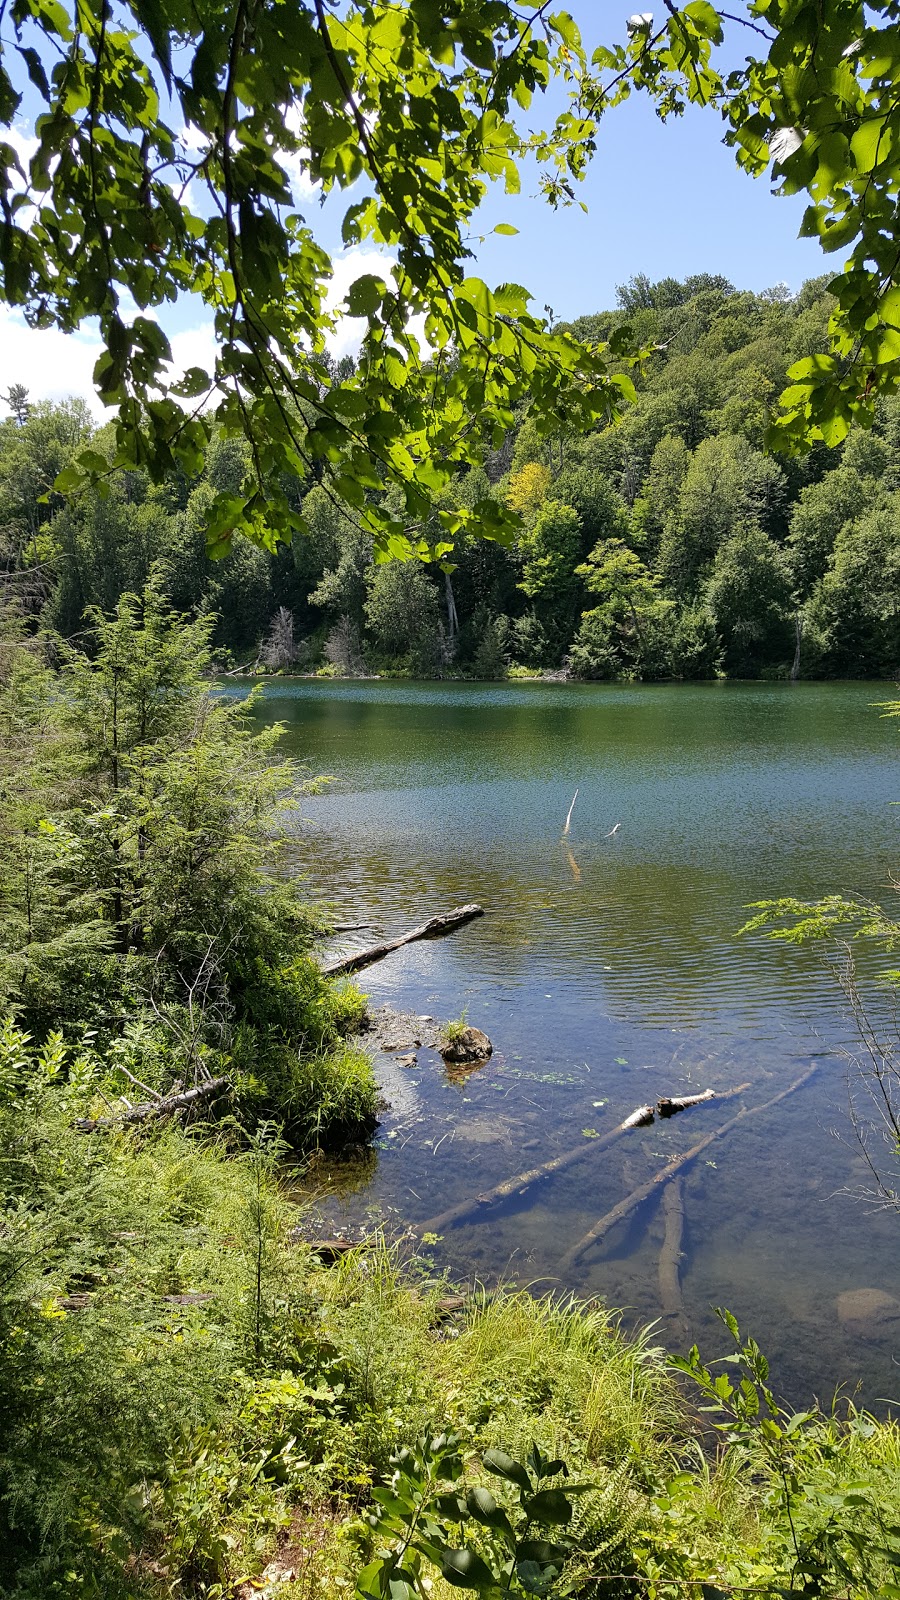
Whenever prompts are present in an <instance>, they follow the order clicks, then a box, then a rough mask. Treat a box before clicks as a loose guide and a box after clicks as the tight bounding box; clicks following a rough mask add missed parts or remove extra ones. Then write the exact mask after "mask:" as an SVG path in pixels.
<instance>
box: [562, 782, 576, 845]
mask: <svg viewBox="0 0 900 1600" xmlns="http://www.w3.org/2000/svg"><path fill="white" fill-rule="evenodd" d="M577 799H578V790H577V789H576V790H575V793H574V794H573V796H572V804H571V805H570V807H569V815H568V816H567V817H566V825H565V827H564V828H563V838H565V836H566V834H567V833H568V831H569V828H570V827H571V825H572V812H573V811H574V810H575V801H576V800H577Z"/></svg>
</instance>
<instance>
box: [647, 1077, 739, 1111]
mask: <svg viewBox="0 0 900 1600" xmlns="http://www.w3.org/2000/svg"><path fill="white" fill-rule="evenodd" d="M749 1088H750V1084H749V1083H739V1084H738V1086H737V1088H736V1089H705V1090H704V1091H703V1094H680V1095H676V1096H675V1097H674V1098H671V1097H670V1096H668V1095H664V1096H663V1098H662V1099H661V1100H657V1102H656V1110H657V1114H658V1115H659V1116H660V1117H662V1118H663V1119H665V1118H666V1117H675V1116H677V1115H678V1113H679V1111H690V1110H691V1107H692V1106H702V1105H705V1104H706V1102H707V1100H733V1099H734V1098H735V1095H739V1094H743V1093H744V1090H745V1089H749Z"/></svg>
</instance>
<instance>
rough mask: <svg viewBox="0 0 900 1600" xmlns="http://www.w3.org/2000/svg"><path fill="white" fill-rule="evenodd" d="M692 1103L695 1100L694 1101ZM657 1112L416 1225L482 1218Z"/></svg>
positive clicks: (434, 1227) (433, 1227)
mask: <svg viewBox="0 0 900 1600" xmlns="http://www.w3.org/2000/svg"><path fill="white" fill-rule="evenodd" d="M749 1087H750V1086H749V1084H746V1083H742V1084H741V1085H740V1087H739V1088H737V1089H723V1090H721V1091H719V1090H715V1091H714V1090H712V1089H708V1090H707V1091H706V1093H705V1094H703V1095H699V1096H698V1097H697V1101H696V1103H697V1104H698V1105H699V1104H700V1102H701V1101H706V1100H708V1099H710V1098H712V1099H715V1100H731V1099H733V1098H734V1096H735V1095H737V1094H743V1092H744V1090H745V1089H748V1088H749ZM691 1103H693V1101H692V1102H691ZM654 1117H655V1112H654V1110H653V1107H652V1106H638V1107H637V1109H636V1110H635V1111H632V1113H631V1115H630V1116H628V1117H626V1118H625V1120H624V1122H620V1123H619V1125H618V1127H616V1128H613V1129H611V1130H610V1132H609V1133H605V1134H603V1135H602V1136H601V1137H600V1138H599V1139H591V1140H587V1139H585V1140H582V1142H581V1143H580V1144H576V1145H574V1146H573V1148H572V1149H571V1150H566V1151H564V1152H563V1154H562V1155H560V1156H553V1157H552V1158H551V1160H549V1161H544V1162H542V1163H541V1165H540V1166H539V1167H531V1168H530V1169H529V1170H528V1171H527V1172H519V1173H517V1174H516V1176H515V1177H514V1178H507V1179H506V1181H505V1182H504V1183H498V1184H496V1185H495V1187H494V1188H493V1189H487V1190H486V1191H485V1192H484V1194H478V1195H475V1197H474V1199H469V1200H462V1201H460V1203H459V1205H456V1206H451V1207H450V1209H449V1210H447V1211H442V1212H441V1214H440V1216H437V1217H430V1218H429V1220H428V1221H427V1222H420V1223H417V1224H416V1228H417V1230H418V1232H419V1233H441V1232H442V1231H443V1230H444V1228H452V1227H454V1226H455V1225H456V1223H457V1222H467V1221H469V1220H470V1218H473V1217H474V1218H475V1219H476V1220H477V1221H479V1222H480V1221H481V1219H482V1216H483V1215H484V1213H485V1212H487V1211H489V1210H490V1209H491V1207H492V1206H495V1205H499V1204H500V1203H501V1201H503V1200H509V1199H511V1197H512V1196H513V1195H520V1194H524V1193H525V1191H526V1190H527V1189H530V1188H531V1187H532V1186H533V1185H534V1184H536V1183H540V1182H541V1181H542V1180H543V1179H544V1178H552V1177H553V1176H554V1175H555V1174H556V1173H557V1172H562V1171H563V1170H564V1168H565V1167H570V1166H572V1164H573V1162H575V1161H580V1160H581V1159H582V1157H583V1156H588V1155H596V1154H597V1153H598V1152H599V1151H600V1150H607V1149H608V1148H609V1146H610V1145H611V1144H614V1143H615V1141H616V1140H617V1139H619V1138H621V1136H622V1134H623V1133H628V1132H629V1131H630V1130H631V1129H632V1128H646V1127H649V1125H650V1123H651V1122H653V1121H654Z"/></svg>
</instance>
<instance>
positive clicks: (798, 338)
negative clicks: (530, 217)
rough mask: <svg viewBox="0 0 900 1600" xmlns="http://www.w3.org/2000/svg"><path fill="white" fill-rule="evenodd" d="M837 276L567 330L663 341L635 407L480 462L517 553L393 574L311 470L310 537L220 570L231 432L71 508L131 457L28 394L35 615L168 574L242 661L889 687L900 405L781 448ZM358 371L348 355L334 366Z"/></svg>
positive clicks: (23, 586) (12, 434) (9, 509)
mask: <svg viewBox="0 0 900 1600" xmlns="http://www.w3.org/2000/svg"><path fill="white" fill-rule="evenodd" d="M827 281H828V280H827V279H824V278H823V279H821V280H814V281H811V282H809V283H807V284H806V285H805V286H804V287H803V289H802V290H801V291H800V292H799V294H797V295H796V296H792V295H790V294H789V292H788V291H787V290H786V289H784V288H777V289H774V290H771V291H768V292H766V293H763V294H750V293H745V292H740V291H738V290H736V289H735V288H734V287H733V286H732V285H731V284H729V283H728V282H727V281H725V280H723V279H721V278H718V277H712V276H709V275H700V276H698V277H695V278H689V279H687V280H685V281H684V282H683V283H680V282H677V281H675V280H674V279H663V280H662V281H660V282H658V283H652V282H650V281H649V279H646V278H643V277H638V278H635V279H633V280H632V281H631V282H630V283H628V284H626V285H623V286H622V287H621V288H620V290H619V301H620V305H619V307H618V309H617V310H615V311H612V312H605V313H600V314H597V315H594V316H587V317H582V318H580V319H579V320H578V321H577V322H576V323H574V324H573V325H572V327H573V331H574V332H576V333H577V334H578V335H580V336H581V337H584V338H588V339H607V338H609V336H610V335H611V334H612V333H613V332H614V331H615V330H616V329H617V328H620V327H622V326H623V325H625V324H627V325H629V326H630V327H631V328H632V330H633V337H634V339H635V340H636V342H637V344H638V345H639V346H640V347H641V348H643V349H646V350H647V351H648V355H647V357H646V360H645V361H644V363H643V366H642V376H641V377H640V379H639V384H638V397H637V402H636V404H634V405H633V406H631V407H630V408H628V409H627V410H626V412H625V415H624V417H623V419H622V420H621V421H620V422H619V423H618V424H617V425H615V426H611V427H608V428H605V429H601V430H599V431H595V432H592V433H589V434H587V435H583V434H575V433H569V432H566V431H561V432H560V433H559V434H557V435H556V436H551V437H549V438H542V437H539V436H538V434H537V432H536V430H535V429H534V428H533V426H532V425H531V424H530V423H529V421H528V419H527V417H526V418H524V419H523V420H522V421H521V422H520V424H519V425H518V427H517V428H516V429H515V431H513V432H511V433H510V434H509V435H508V436H507V437H506V438H505V440H504V441H503V443H502V446H501V447H500V448H499V449H496V450H491V449H488V448H485V452H484V456H485V459H484V465H483V468H476V469H472V470H470V471H468V473H467V475H466V476H465V477H464V478H463V479H462V480H461V482H459V483H458V484H457V485H456V486H455V488H454V492H453V496H452V497H449V498H448V504H450V503H451V498H452V500H453V501H454V503H455V502H458V501H459V500H460V498H461V500H462V502H463V503H464V504H465V505H467V506H468V507H469V508H470V510H471V511H472V513H473V527H478V524H479V507H480V505H481V503H482V502H483V501H484V498H485V496H486V494H487V493H488V491H489V489H492V490H493V491H494V492H495V493H498V494H499V495H500V497H501V498H503V499H505V500H506V502H507V504H508V505H509V506H510V507H511V508H512V509H513V510H515V511H516V512H517V513H518V514H519V515H520V517H521V519H522V526H521V532H520V534H519V536H518V538H517V540H516V542H515V543H514V544H512V545H510V546H508V547H504V546H503V545H501V544H499V543H497V542H490V541H486V540H485V539H483V538H481V537H478V536H477V535H476V534H475V533H474V532H473V533H470V534H469V535H468V536H465V535H464V536H463V537H462V538H460V539H459V540H458V542H457V547H456V550H455V552H454V555H453V558H452V562H451V563H450V565H451V567H452V570H450V571H446V572H445V571H443V570H441V569H440V568H439V567H437V566H436V565H434V564H426V563H422V562H417V561H413V562H407V563H403V562H395V561H391V562H386V563H380V564H376V563H375V562H374V560H373V556H372V549H371V541H370V539H369V537H368V536H367V535H366V534H365V533H364V532H363V531H362V529H361V528H360V527H359V525H358V524H357V522H355V520H354V517H353V513H352V511H351V510H350V509H348V507H347V506H346V505H343V504H341V503H339V502H338V501H337V500H335V499H334V498H333V497H332V495H331V493H330V491H329V490H328V489H327V487H326V486H325V485H324V484H323V483H320V482H316V481H315V479H314V478H313V477H312V476H310V477H308V478H307V479H305V480H300V479H297V480H295V481H294V482H292V483H291V484H289V485H288V486H287V488H288V491H289V495H290V498H291V501H292V503H293V504H295V505H296V507H297V508H301V507H302V511H303V514H304V516H305V517H306V519H307V520H308V522H309V524H310V526H311V528H312V530H313V533H312V535H311V536H307V537H299V536H298V537H297V538H296V539H295V541H294V543H293V545H292V546H287V545H284V544H279V545H277V546H276V547H275V548H274V549H272V550H271V551H269V550H265V549H261V548H259V547H257V546H254V545H251V544H249V543H248V542H246V541H242V540H238V541H236V543H235V546H234V550H233V552H232V554H230V555H229V556H228V557H226V558H225V559H224V560H220V561H211V560H210V559H209V557H208V556H207V553H206V543H205V531H204V530H205V516H206V513H207V511H208V509H209V506H210V504H211V502H212V500H213V499H214V498H215V496H216V495H217V494H218V493H220V492H221V491H223V490H229V489H232V490H235V491H236V490H237V487H238V486H239V483H240V481H241V477H242V474H243V472H244V469H245V461H244V453H245V449H246V446H245V445H244V442H243V440H237V439H235V438H229V437H220V438H219V439H218V441H217V442H216V444H215V446H214V448H213V451H212V454H211V457H210V460H209V462H208V465H207V467H206V469H205V470H204V472H203V475H202V476H201V477H200V478H199V479H197V480H196V481H189V480H188V479H187V478H185V477H181V476H179V477H175V478H170V479H169V481H167V482H165V483H163V484H162V485H152V484H151V483H150V482H149V481H148V480H147V478H146V477H145V476H144V475H143V474H142V473H140V472H127V473H118V474H115V475H113V476H112V477H111V478H110V479H109V480H108V482H107V483H106V484H105V486H104V487H105V488H106V490H107V493H106V495H105V497H102V498H101V497H100V496H99V495H98V494H97V493H96V492H95V491H90V490H88V491H85V492H83V493H81V494H80V495H78V496H76V497H74V498H72V499H70V500H68V501H63V499H62V498H61V497H60V496H58V495H57V494H56V493H54V491H53V488H52V486H53V482H54V480H55V478H56V476H57V474H58V473H59V472H60V470H61V469H62V468H63V467H64V466H65V465H66V463H67V461H68V460H69V459H70V457H71V455H72V453H73V452H74V451H75V450H76V448H81V449H83V448H84V447H85V445H86V444H87V443H90V445H91V447H92V449H93V450H95V451H96V452H97V453H98V455H99V456H103V455H109V456H110V457H111V456H112V451H113V442H112V438H111V431H110V430H108V429H104V428H99V429H96V428H94V427H93V425H92V421H91V417H90V415H89V413H88V412H87V410H86V408H85V407H84V406H83V405H82V404H81V403H79V402H77V401H70V402H68V403H66V404H63V405H45V404H40V405H34V406H30V405H29V404H28V402H27V397H25V396H23V395H22V394H21V393H20V394H19V395H18V399H17V403H16V406H15V411H14V414H13V415H11V416H9V417H8V418H7V419H6V420H5V421H4V423H3V425H2V427H0V530H2V534H0V537H2V539H3V543H4V549H3V562H4V565H5V567H6V570H7V572H8V573H9V574H14V575H15V579H14V581H15V583H16V586H17V589H18V593H19V596H20V601H21V604H22V606H23V608H24V610H25V611H26V613H27V614H28V615H29V617H30V618H31V619H32V620H33V621H35V620H39V621H40V622H41V623H42V624H44V625H47V626H49V627H51V628H52V629H53V630H55V631H56V632H58V633H60V634H61V635H62V636H64V637H67V638H72V637H75V636H77V635H78V634H79V633H80V631H81V630H82V629H83V628H84V627H85V618H86V615H87V613H88V611H89V609H90V608H91V607H99V608H100V609H101V610H103V611H105V612H107V613H108V612H109V611H111V610H112V608H114V606H115V605H116V602H117V600H118V597H119V595H120V594H122V593H123V592H126V591H139V590H140V589H141V588H142V586H143V584H144V583H145V581H146V579H147V577H148V574H149V573H150V571H151V569H152V568H153V566H154V564H156V563H158V562H160V561H162V562H163V563H165V565H166V567H167V572H168V577H167V580H166V583H167V589H168V593H169V597H170V599H171V601H172V604H173V605H174V606H175V607H176V608H177V609H178V610H180V611H183V612H196V613H198V614H200V615H204V616H207V617H210V618H212V619H214V620H213V623H212V632H211V643H212V647H213V650H214V654H215V658H216V661H217V663H218V664H219V665H221V666H224V667H233V666H243V665H247V666H249V667H251V668H253V669H256V670H259V669H269V670H295V671H322V672H325V673H331V672H341V673H363V672H373V673H375V672H377V673H384V672H401V673H409V674H412V675H414V676H446V675H453V674H461V675H472V676H475V677H487V678H493V677H502V676H504V675H505V674H506V673H508V672H512V673H513V674H520V675H521V674H526V673H531V672H538V671H542V670H558V669H560V668H563V667H566V668H568V670H569V671H570V672H571V673H572V675H574V676H579V677H585V678H638V679H641V678H643V679H654V678H657V679H665V678H676V679H677V678H709V677H712V676H714V675H715V674H717V673H720V672H725V673H727V674H729V675H731V676H738V677H741V676H744V677H754V676H788V675H789V674H792V673H793V674H794V675H797V674H800V675H805V676H873V677H875V676H883V675H886V674H890V673H891V672H893V671H894V670H895V669H896V668H897V666H898V664H900V501H898V491H900V479H898V470H900V469H898V467H897V465H896V462H897V438H898V429H900V401H898V400H896V399H894V398H889V399H883V400H881V401H880V402H879V407H878V415H877V420H876V424H875V426H874V428H873V429H872V430H871V431H863V430H856V431H853V432H852V433H851V434H850V436H849V437H848V439H847V440H846V442H845V443H844V445H843V446H841V447H839V448H835V449H828V448H826V447H825V446H824V445H822V444H818V445H816V446H815V447H814V448H813V449H812V450H811V451H810V452H809V453H808V454H807V455H805V456H801V457H797V458H775V457H773V456H771V455H768V454H765V453H764V450H763V436H764V433H765V429H766V426H767V423H768V421H769V417H770V408H771V407H772V406H773V405H774V403H775V400H776V398H777V396H778V394H779V393H780V391H781V390H782V388H783V386H784V383H785V374H786V371H787V368H788V367H789V366H790V365H791V364H792V363H793V362H795V361H797V360H798V359H800V358H801V357H803V356H807V355H812V354H815V353H816V352H819V351H824V350H825V349H826V347H827V322H828V317H829V313H830V310H831V308H832V305H833V301H832V299H831V297H830V295H829V294H828V293H827V292H826V288H825V285H826V283H827ZM347 370H348V360H347V359H345V361H344V362H343V363H342V364H340V365H339V366H335V369H334V375H335V377H341V376H346V374H347ZM13 398H14V400H15V399H16V396H15V395H14V396H13ZM371 493H372V494H374V493H375V491H371ZM387 498H388V501H389V500H390V496H388V497H387ZM397 509H399V508H397ZM438 509H439V507H438ZM434 521H435V529H434V530H432V534H431V535H430V536H433V537H434V538H437V537H438V535H439V532H440V530H439V527H438V526H437V518H436V514H435V516H434Z"/></svg>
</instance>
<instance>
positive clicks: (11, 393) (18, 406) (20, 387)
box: [2, 383, 31, 428]
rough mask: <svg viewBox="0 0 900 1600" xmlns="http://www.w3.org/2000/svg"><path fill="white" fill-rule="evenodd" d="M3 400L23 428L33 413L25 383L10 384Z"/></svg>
mask: <svg viewBox="0 0 900 1600" xmlns="http://www.w3.org/2000/svg"><path fill="white" fill-rule="evenodd" d="M2 399H3V402H4V404H5V405H8V406H9V409H10V411H11V412H12V414H13V416H14V417H15V420H16V422H17V423H18V424H19V427H20V428H23V427H24V426H25V423H26V422H27V421H28V417H29V413H30V411H31V401H30V400H29V398H28V390H27V389H26V387H25V385H24V383H13V384H10V387H9V388H8V389H7V391H6V394H5V395H3V396H2Z"/></svg>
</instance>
